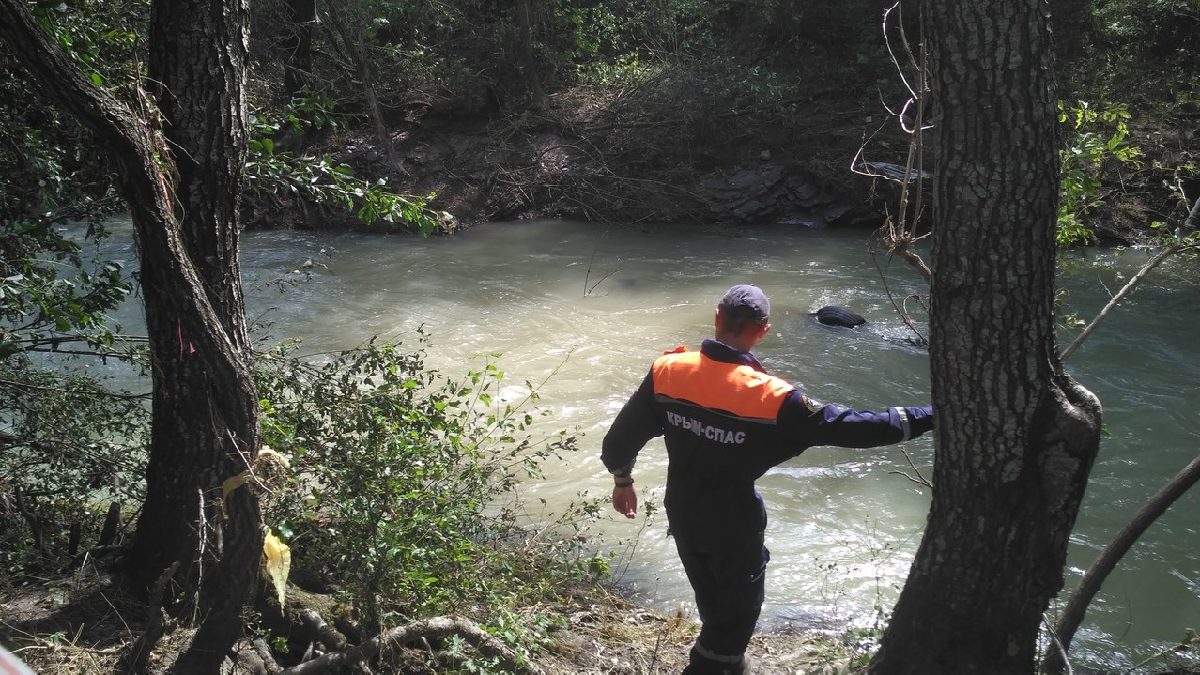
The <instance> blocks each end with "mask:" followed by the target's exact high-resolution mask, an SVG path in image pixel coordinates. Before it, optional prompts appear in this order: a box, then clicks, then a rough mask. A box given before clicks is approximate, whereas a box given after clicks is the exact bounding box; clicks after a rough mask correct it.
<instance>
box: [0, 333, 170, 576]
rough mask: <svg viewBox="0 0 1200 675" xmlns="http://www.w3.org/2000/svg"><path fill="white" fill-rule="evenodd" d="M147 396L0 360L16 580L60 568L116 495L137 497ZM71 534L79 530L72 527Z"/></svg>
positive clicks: (0, 415) (7, 530)
mask: <svg viewBox="0 0 1200 675" xmlns="http://www.w3.org/2000/svg"><path fill="white" fill-rule="evenodd" d="M149 426H150V415H149V410H148V408H147V406H146V405H145V401H144V397H142V396H139V395H134V394H129V393H113V392H109V391H107V390H105V389H104V388H103V387H102V386H101V383H100V381H99V380H97V379H96V378H92V377H86V376H79V375H61V374H58V373H55V372H48V371H46V370H43V369H41V368H38V367H36V366H35V365H34V364H32V363H30V361H29V359H28V358H27V357H25V356H20V357H12V358H9V359H6V360H3V361H0V429H2V430H0V551H2V552H3V553H0V570H2V572H3V574H4V576H5V577H7V579H8V580H9V581H10V582H18V581H21V580H22V579H24V578H26V576H27V575H30V574H33V575H36V576H39V577H40V576H41V573H42V572H44V571H46V570H47V569H48V568H57V567H62V566H65V565H66V564H67V562H68V561H69V559H70V558H69V556H70V555H73V554H75V553H76V551H73V550H71V549H72V548H73V547H74V546H78V545H80V544H82V547H81V548H80V549H79V550H81V551H82V550H87V549H88V548H90V547H91V546H92V545H94V544H95V543H96V540H97V537H98V536H99V533H100V522H101V521H102V520H103V518H104V515H105V512H106V510H107V508H108V505H109V503H110V502H111V501H113V500H119V501H124V500H129V501H135V502H136V501H140V499H141V489H142V476H143V474H144V467H145V456H144V453H143V452H142V448H144V447H145V444H146V442H147V438H148V431H149ZM73 531H74V532H73Z"/></svg>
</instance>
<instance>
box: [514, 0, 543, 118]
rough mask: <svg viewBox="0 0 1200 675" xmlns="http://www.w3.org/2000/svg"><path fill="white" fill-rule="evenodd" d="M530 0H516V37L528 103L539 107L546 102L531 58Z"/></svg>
mask: <svg viewBox="0 0 1200 675" xmlns="http://www.w3.org/2000/svg"><path fill="white" fill-rule="evenodd" d="M531 3H532V0H517V4H516V10H517V39H518V42H519V43H520V51H521V63H522V66H523V69H524V71H525V87H526V89H528V90H529V105H530V107H531V108H533V109H534V110H537V109H540V108H541V107H542V105H543V104H545V102H546V94H545V92H544V91H542V83H541V80H540V78H539V77H538V70H537V60H535V59H534V58H533V8H532V7H531Z"/></svg>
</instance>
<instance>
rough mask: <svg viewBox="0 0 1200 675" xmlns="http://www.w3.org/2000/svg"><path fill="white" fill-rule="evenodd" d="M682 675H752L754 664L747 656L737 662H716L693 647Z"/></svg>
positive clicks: (744, 655) (743, 655)
mask: <svg viewBox="0 0 1200 675" xmlns="http://www.w3.org/2000/svg"><path fill="white" fill-rule="evenodd" d="M683 673H684V675H751V674H752V673H754V662H753V660H752V659H751V658H750V656H749V655H748V654H742V656H741V658H740V659H739V660H737V661H731V660H726V659H722V660H717V659H711V658H706V657H705V656H704V655H702V654H701V653H699V652H698V651H696V649H695V648H694V647H693V648H692V651H691V653H690V654H689V658H688V665H687V667H686V668H684V669H683Z"/></svg>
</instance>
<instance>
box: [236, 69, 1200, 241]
mask: <svg viewBox="0 0 1200 675" xmlns="http://www.w3.org/2000/svg"><path fill="white" fill-rule="evenodd" d="M836 68H837V64H835V63H828V64H824V65H822V64H821V63H820V57H814V58H813V59H812V60H810V62H807V63H806V64H805V69H804V71H802V72H797V73H793V74H792V77H794V78H795V79H796V80H797V81H806V80H807V79H809V78H812V77H814V75H815V74H816V73H821V72H835V69H836ZM686 76H687V74H686V73H678V72H671V71H670V70H668V69H664V70H663V71H662V72H655V73H647V74H645V75H643V76H642V79H640V80H638V81H636V82H632V83H631V86H630V87H628V88H619V87H607V88H600V87H589V86H584V85H578V86H574V87H571V88H568V89H564V90H562V91H559V92H556V93H553V94H550V95H549V96H547V98H546V99H545V102H544V104H543V105H541V106H539V107H536V108H532V107H528V106H526V107H519V108H513V109H497V110H488V111H486V112H476V111H472V110H466V111H464V110H463V109H461V108H458V107H453V106H438V105H431V106H428V107H425V108H421V109H409V110H406V111H403V114H396V115H393V116H392V117H389V118H388V120H387V122H388V129H387V132H388V138H387V140H386V142H387V143H390V145H391V148H390V149H388V148H385V147H384V143H385V141H384V140H383V139H382V137H381V136H379V135H377V134H375V133H373V132H372V131H370V130H369V129H365V128H364V129H353V128H344V129H343V130H342V131H339V132H336V133H329V134H326V135H323V136H322V135H318V136H317V138H316V140H315V142H313V144H312V145H311V146H309V147H306V148H305V152H310V153H314V154H327V155H329V156H330V157H332V158H333V159H334V160H335V161H336V162H339V163H344V164H345V165H347V166H349V167H351V168H352V169H353V170H354V171H355V173H356V174H357V175H358V176H360V177H362V178H365V179H368V180H369V181H372V182H374V181H379V180H382V181H384V182H385V183H386V185H387V186H388V188H389V189H391V190H394V191H396V192H399V193H402V194H409V195H416V196H426V195H433V197H432V199H430V200H429V202H428V206H429V207H430V208H431V209H433V210H435V211H438V212H446V213H449V214H451V215H453V216H454V218H455V219H456V220H457V222H458V223H461V224H463V225H468V226H469V225H472V224H478V223H483V222H497V221H515V220H527V219H544V218H561V219H568V220H578V221H593V222H604V223H631V224H634V225H638V224H646V225H653V224H695V225H705V226H714V225H715V226H720V227H725V228H732V229H736V228H738V227H741V226H747V225H764V224H768V225H778V226H782V227H805V228H811V227H859V228H864V229H867V230H870V229H874V228H876V227H879V226H880V225H881V224H882V223H883V222H884V221H885V220H886V218H887V217H888V215H889V213H894V212H895V209H896V207H897V204H898V203H899V190H900V184H899V182H898V181H897V180H896V177H897V176H899V175H903V169H902V167H903V165H904V164H905V162H906V161H907V156H908V152H909V147H910V140H911V139H910V137H909V135H908V134H907V133H906V132H904V130H903V129H902V128H901V125H900V122H899V119H898V118H897V117H896V116H895V115H894V114H892V112H891V110H898V109H899V107H900V105H899V103H902V102H903V101H902V100H901V101H898V102H896V105H886V104H884V103H881V99H882V100H885V101H887V100H890V99H891V98H895V97H897V96H899V94H898V93H897V92H895V91H889V89H895V83H888V82H878V83H876V84H875V85H872V86H871V87H868V88H865V89H864V88H863V83H862V82H858V81H852V80H847V81H846V82H845V83H844V84H845V86H824V87H820V88H798V89H799V90H800V91H803V94H802V95H799V96H796V97H792V98H790V99H788V100H783V101H774V102H772V103H771V104H769V105H762V106H757V107H746V108H744V109H735V110H729V109H727V108H724V107H718V104H717V103H716V102H714V101H712V100H710V99H708V98H706V97H705V95H704V94H703V91H702V90H698V89H696V88H695V87H689V86H683V85H681V84H680V83H679V80H681V79H686ZM1138 106H1140V107H1138ZM1129 111H1130V114H1131V115H1132V119H1131V120H1130V122H1129V130H1130V135H1129V137H1128V138H1127V139H1126V141H1125V142H1126V143H1127V144H1132V145H1134V146H1136V147H1137V149H1138V150H1137V155H1136V157H1137V159H1136V160H1135V161H1133V162H1131V163H1126V164H1120V163H1118V162H1115V161H1112V160H1111V159H1107V160H1102V161H1100V162H1099V163H1098V164H1097V165H1096V166H1094V167H1090V168H1088V169H1087V171H1088V173H1089V174H1091V175H1094V176H1095V177H1096V178H1097V179H1098V180H1099V181H1100V185H1099V186H1098V187H1097V188H1096V192H1095V195H1094V197H1093V199H1094V203H1093V204H1092V205H1091V206H1089V207H1088V208H1089V209H1090V211H1089V213H1088V216H1087V218H1086V225H1087V226H1088V227H1089V228H1091V229H1092V230H1093V231H1094V233H1095V237H1096V241H1097V242H1099V243H1101V244H1106V245H1124V244H1130V243H1137V242H1140V241H1144V240H1146V239H1148V238H1151V237H1153V236H1155V235H1156V232H1155V231H1154V229H1153V228H1152V225H1153V224H1154V223H1156V222H1168V223H1170V222H1172V219H1177V218H1176V216H1178V215H1180V213H1179V211H1180V208H1181V206H1182V202H1181V200H1180V199H1179V194H1180V193H1179V190H1182V193H1183V194H1184V196H1185V197H1187V198H1188V199H1189V200H1195V199H1196V198H1197V197H1198V196H1200V178H1198V177H1197V176H1196V175H1195V169H1194V162H1195V158H1196V157H1200V135H1198V134H1197V133H1196V130H1195V122H1196V119H1197V114H1196V113H1195V112H1192V111H1191V109H1183V110H1182V112H1179V114H1174V113H1175V112H1178V111H1172V112H1168V111H1166V110H1164V109H1163V108H1162V103H1160V102H1155V101H1153V100H1142V101H1139V102H1138V103H1136V104H1134V105H1131V106H1130V108H1129ZM1084 132H1086V133H1089V134H1093V135H1101V134H1107V133H1108V131H1106V130H1105V129H1101V128H1096V129H1094V130H1092V129H1083V130H1081V131H1080V132H1079V133H1084ZM1064 133H1067V135H1068V136H1069V135H1070V133H1071V132H1070V131H1069V130H1068V131H1065V132H1064ZM931 156H932V153H929V152H926V153H925V157H927V158H928V157H931ZM389 157H393V158H395V163H394V164H393V163H392V161H391V159H388V158H389ZM1189 166H1192V167H1193V168H1192V169H1188V168H1187V167H1189ZM932 170H933V167H931V166H926V167H925V171H926V174H925V175H928V172H930V171H932ZM919 187H920V189H925V190H929V189H930V188H929V185H928V181H925V182H924V183H923V184H921V185H920V186H919ZM249 203H250V204H251V206H250V208H249V209H248V212H247V215H246V218H245V219H244V222H245V223H246V224H247V226H248V227H251V228H266V229H274V228H281V227H282V228H313V229H330V228H332V229H361V225H360V224H358V223H357V222H356V221H355V219H354V215H353V214H351V213H343V212H338V211H336V210H335V209H330V208H324V207H320V206H315V205H303V204H298V203H296V202H295V201H294V200H288V199H282V200H281V199H280V198H278V197H277V196H276V197H272V198H271V200H270V202H269V203H255V201H254V200H250V201H249ZM1184 211H1186V209H1185V210H1184ZM375 227H376V228H378V227H380V226H375Z"/></svg>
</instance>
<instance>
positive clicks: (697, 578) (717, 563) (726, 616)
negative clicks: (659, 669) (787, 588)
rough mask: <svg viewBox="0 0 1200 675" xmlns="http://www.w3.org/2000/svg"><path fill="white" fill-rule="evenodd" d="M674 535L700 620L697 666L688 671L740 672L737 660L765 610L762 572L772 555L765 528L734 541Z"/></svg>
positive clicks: (695, 654) (694, 660)
mask: <svg viewBox="0 0 1200 675" xmlns="http://www.w3.org/2000/svg"><path fill="white" fill-rule="evenodd" d="M674 535H675V548H676V550H678V551H679V559H680V560H681V561H682V562H683V569H684V571H686V572H687V576H688V581H690V582H691V584H692V590H693V591H694V592H695V594H696V608H697V609H698V610H699V612H700V621H701V624H702V625H701V628H700V635H699V636H698V637H697V638H696V647H694V648H693V649H692V666H693V667H689V668H688V669H687V671H685V672H687V673H693V672H695V673H702V672H714V673H719V672H740V669H739V667H740V663H739V661H738V660H739V659H740V657H741V656H742V654H744V653H745V651H746V645H748V644H750V637H751V636H752V635H754V625H755V624H756V623H757V622H758V615H759V613H760V612H761V611H762V604H763V599H764V592H763V590H764V577H765V576H766V570H767V561H768V560H770V559H771V553H770V551H768V550H767V547H766V546H764V545H763V533H762V532H758V533H757V534H750V535H749V536H747V537H745V538H744V539H742V538H739V540H736V541H732V540H730V539H728V538H721V539H720V540H719V541H717V540H713V539H711V538H709V537H705V536H696V535H691V534H684V533H680V532H674ZM714 657H715V658H714ZM731 666H732V667H731Z"/></svg>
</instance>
